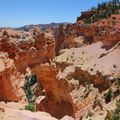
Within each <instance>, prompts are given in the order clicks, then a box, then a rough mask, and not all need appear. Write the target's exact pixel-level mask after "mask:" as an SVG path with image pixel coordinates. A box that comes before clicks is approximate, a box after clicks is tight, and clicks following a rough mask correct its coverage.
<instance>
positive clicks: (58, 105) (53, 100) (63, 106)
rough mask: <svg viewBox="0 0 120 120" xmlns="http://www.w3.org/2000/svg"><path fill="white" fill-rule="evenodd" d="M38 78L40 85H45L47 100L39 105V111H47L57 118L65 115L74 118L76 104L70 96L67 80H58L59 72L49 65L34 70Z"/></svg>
mask: <svg viewBox="0 0 120 120" xmlns="http://www.w3.org/2000/svg"><path fill="white" fill-rule="evenodd" d="M32 71H33V73H35V74H36V75H37V77H38V84H41V83H42V84H43V88H44V89H45V99H43V100H42V101H40V103H39V104H37V110H40V111H46V112H48V113H50V114H51V115H52V116H54V117H56V118H59V119H60V118H62V117H64V116H65V115H69V116H73V117H74V114H75V113H74V112H75V111H74V110H75V107H74V104H73V101H72V97H71V96H70V94H69V85H68V82H67V81H65V80H62V79H61V80H58V79H57V78H56V76H57V70H56V68H55V67H52V66H49V65H41V66H37V67H35V68H34V69H32Z"/></svg>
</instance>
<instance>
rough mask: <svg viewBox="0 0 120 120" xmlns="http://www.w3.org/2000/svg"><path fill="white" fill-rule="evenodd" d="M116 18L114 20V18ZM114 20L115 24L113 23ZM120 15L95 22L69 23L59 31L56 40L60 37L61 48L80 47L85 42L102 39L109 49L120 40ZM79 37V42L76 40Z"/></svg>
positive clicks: (90, 42) (89, 42)
mask: <svg viewBox="0 0 120 120" xmlns="http://www.w3.org/2000/svg"><path fill="white" fill-rule="evenodd" d="M113 18H114V20H113ZM113 22H114V24H113ZM119 23H120V16H119V15H112V16H111V17H109V18H108V19H101V20H99V21H97V22H95V23H91V24H85V23H84V22H83V21H81V20H80V21H79V22H78V21H77V22H76V23H74V24H68V25H67V26H66V27H63V29H60V30H61V32H58V35H57V36H56V40H57V38H58V40H59V37H60V40H61V41H62V42H59V45H60V48H59V50H60V49H63V48H72V47H80V46H83V44H84V43H85V44H92V43H95V42H98V41H102V42H103V44H104V46H103V47H105V48H106V49H107V50H108V49H110V48H112V47H113V46H114V45H115V44H117V42H118V41H120V35H119V34H120V27H119V26H120V25H119ZM76 39H77V42H76Z"/></svg>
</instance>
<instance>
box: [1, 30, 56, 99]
mask: <svg viewBox="0 0 120 120" xmlns="http://www.w3.org/2000/svg"><path fill="white" fill-rule="evenodd" d="M2 32H3V33H4V34H3V35H2V36H1V37H0V51H2V52H3V53H8V56H7V58H6V57H5V59H2V58H3V57H1V58H0V59H2V63H4V64H5V65H6V64H7V65H8V66H6V67H5V69H4V70H2V71H1V73H0V75H1V79H0V88H1V91H0V100H5V101H19V100H21V99H22V97H23V96H24V94H23V93H22V92H23V90H22V88H21V87H22V85H23V84H22V85H21V84H20V86H19V85H18V83H20V82H21V81H22V82H24V79H25V76H24V75H23V76H22V75H21V74H19V72H21V73H25V70H26V68H27V67H30V68H32V67H35V66H36V65H39V64H41V63H45V62H50V60H51V59H53V58H54V56H55V50H54V49H55V42H54V39H53V36H52V34H51V33H42V32H41V31H39V30H34V31H33V33H26V32H23V33H22V32H20V33H19V36H20V37H19V38H18V37H15V35H16V33H15V32H16V31H15V30H6V31H2ZM11 35H12V36H11ZM13 36H14V37H13ZM6 59H8V60H10V61H13V63H12V65H11V64H10V62H9V61H7V63H5V61H6ZM4 64H3V66H4ZM10 65H11V66H10ZM19 89H20V91H19Z"/></svg>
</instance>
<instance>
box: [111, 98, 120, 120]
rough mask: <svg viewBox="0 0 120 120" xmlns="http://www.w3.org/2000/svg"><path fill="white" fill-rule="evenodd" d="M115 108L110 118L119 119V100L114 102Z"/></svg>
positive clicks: (112, 119)
mask: <svg viewBox="0 0 120 120" xmlns="http://www.w3.org/2000/svg"><path fill="white" fill-rule="evenodd" d="M116 106H117V108H116V109H115V110H114V111H113V113H112V115H111V118H110V120H120V100H118V102H117V104H116Z"/></svg>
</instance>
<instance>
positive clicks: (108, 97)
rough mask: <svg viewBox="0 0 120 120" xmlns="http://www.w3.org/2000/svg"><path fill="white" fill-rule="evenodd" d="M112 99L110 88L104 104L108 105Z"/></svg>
mask: <svg viewBox="0 0 120 120" xmlns="http://www.w3.org/2000/svg"><path fill="white" fill-rule="evenodd" d="M112 97H113V92H112V89H111V88H110V89H109V91H108V93H107V95H106V96H105V102H106V103H109V102H110V101H111V99H112Z"/></svg>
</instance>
